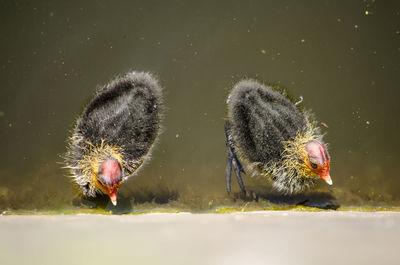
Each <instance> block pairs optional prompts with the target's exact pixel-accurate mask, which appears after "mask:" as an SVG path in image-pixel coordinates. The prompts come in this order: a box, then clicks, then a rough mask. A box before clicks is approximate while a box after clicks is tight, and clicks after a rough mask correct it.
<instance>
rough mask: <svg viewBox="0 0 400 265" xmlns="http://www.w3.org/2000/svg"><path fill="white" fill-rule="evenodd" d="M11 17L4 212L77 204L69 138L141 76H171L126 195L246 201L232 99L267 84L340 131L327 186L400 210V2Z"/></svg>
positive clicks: (5, 75) (14, 12) (46, 8)
mask: <svg viewBox="0 0 400 265" xmlns="http://www.w3.org/2000/svg"><path fill="white" fill-rule="evenodd" d="M0 17H1V21H2V23H1V24H0V32H1V34H0V80H1V97H0V147H1V148H0V209H38V210H41V209H59V208H68V207H73V206H72V200H73V198H74V197H75V194H74V191H73V190H72V188H71V185H70V183H69V180H68V178H67V177H66V175H67V172H66V171H65V170H64V169H62V168H61V167H62V165H60V164H59V162H61V161H62V159H61V158H60V155H62V154H63V153H64V152H65V151H66V139H67V137H68V136H69V133H70V130H71V129H72V126H73V123H74V121H75V119H76V117H77V116H78V115H79V114H80V113H81V111H82V110H83V108H84V106H85V104H87V103H88V102H89V100H90V99H91V97H92V96H93V93H94V91H95V89H96V87H97V86H101V85H104V84H106V83H107V82H109V81H110V80H111V79H112V78H113V77H114V76H115V75H117V74H121V73H125V72H127V71H130V70H135V71H151V72H153V73H154V74H156V75H157V76H158V77H159V79H160V83H161V85H162V86H163V87H164V88H165V90H164V95H165V105H166V109H167V110H166V113H165V119H164V122H163V125H164V127H165V132H164V133H163V134H162V135H161V137H160V141H159V143H158V146H157V148H155V150H154V152H153V159H152V160H151V161H150V163H148V164H147V165H146V166H145V167H144V168H143V170H141V171H140V173H139V175H137V176H135V177H134V178H131V179H130V180H129V181H128V182H127V183H125V184H124V185H123V187H122V188H121V191H120V193H121V196H122V197H126V198H131V199H132V200H134V201H135V203H136V204H141V203H149V202H152V203H156V204H162V203H166V202H170V203H171V202H174V201H175V202H177V204H176V205H178V206H179V205H181V206H182V207H183V206H184V207H187V208H188V209H190V208H193V209H198V208H200V209H201V208H207V207H209V206H210V205H211V206H212V205H216V204H218V203H220V204H224V205H229V204H230V203H231V202H232V203H233V202H234V200H233V199H232V198H234V197H235V196H232V197H228V196H227V195H226V192H225V183H224V177H225V176H224V175H225V162H226V150H225V139H224V133H223V125H224V118H225V114H226V113H225V104H224V102H225V98H226V95H227V93H228V91H229V89H230V88H231V87H232V86H233V84H234V83H236V82H237V81H239V80H241V79H242V78H255V79H258V80H260V81H263V82H272V83H279V84H281V85H283V86H285V87H286V88H288V89H289V90H290V91H291V92H292V93H293V94H294V95H296V96H300V95H302V96H303V97H304V99H305V100H304V105H305V106H306V107H307V108H309V109H312V110H313V111H314V112H315V114H316V116H317V119H318V120H319V121H321V122H324V123H325V124H327V125H328V126H329V128H324V127H323V131H324V132H325V133H326V137H325V140H326V141H327V142H328V143H329V151H330V154H331V156H332V165H331V168H332V170H331V176H332V179H333V182H334V185H333V186H332V187H329V186H327V185H326V184H324V183H319V184H318V185H317V187H316V190H317V191H322V192H326V193H328V194H333V196H334V197H336V199H337V201H338V202H339V203H340V204H341V205H347V206H354V205H356V206H370V205H378V206H400V178H399V171H400V163H399V157H400V155H399V153H398V150H400V141H399V129H400V123H399V118H398V115H399V114H400V104H399V102H398V98H399V95H400V91H399V81H400V80H399V79H400V2H399V1H361V0H360V1H327V0H326V1H319V0H318V1H295V0H293V1H147V0H146V1H111V0H102V1H96V2H91V3H88V2H81V3H79V4H77V3H76V2H75V3H73V2H68V1H64V2H63V1H17V0H15V1H0ZM244 181H245V183H246V185H247V186H248V188H249V190H256V191H260V192H261V193H267V194H269V193H270V192H271V189H270V187H269V185H268V182H267V181H266V180H264V179H262V178H253V179H250V178H249V177H248V176H245V177H244ZM233 189H234V191H236V192H238V191H239V188H238V186H237V184H236V183H234V186H233ZM271 194H272V193H271ZM274 196H275V195H274ZM265 198H266V200H268V198H270V197H268V196H266V197H265Z"/></svg>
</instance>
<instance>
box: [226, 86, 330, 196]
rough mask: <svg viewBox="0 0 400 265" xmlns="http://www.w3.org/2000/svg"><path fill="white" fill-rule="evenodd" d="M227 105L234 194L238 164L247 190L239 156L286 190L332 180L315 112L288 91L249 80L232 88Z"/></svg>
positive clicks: (229, 168) (229, 166)
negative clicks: (295, 99)
mask: <svg viewBox="0 0 400 265" xmlns="http://www.w3.org/2000/svg"><path fill="white" fill-rule="evenodd" d="M298 103H300V102H298ZM227 108H228V117H227V121H226V124H225V136H226V146H227V149H228V159H227V166H226V189H227V192H228V194H229V193H230V191H231V171H232V166H233V169H234V171H235V174H236V178H237V181H238V183H239V186H240V188H241V190H242V191H243V192H244V193H246V189H245V185H244V183H243V180H242V177H241V173H244V172H245V171H244V169H243V167H242V165H241V163H240V161H239V159H240V160H242V161H245V162H246V165H247V168H248V170H249V171H250V172H251V173H252V174H261V175H263V176H266V177H267V178H269V179H270V180H271V181H272V183H273V187H274V188H275V189H277V190H278V191H281V192H282V193H285V194H293V193H298V192H301V191H303V190H305V189H307V188H309V187H311V186H312V185H313V184H314V183H315V181H316V179H317V177H319V178H321V179H323V180H324V181H325V182H326V183H328V184H329V185H332V180H331V178H330V175H329V169H330V157H329V155H328V152H327V149H326V145H325V144H324V142H323V141H322V135H321V134H320V131H319V128H318V127H317V126H316V122H315V121H313V116H312V114H311V113H310V112H308V111H306V110H305V109H304V108H300V106H298V104H297V103H295V102H294V101H293V100H291V99H290V97H289V96H287V95H286V93H284V92H281V91H278V89H275V88H273V87H271V86H264V85H262V84H260V83H258V82H256V81H254V80H243V81H240V82H239V83H237V84H236V85H235V86H234V88H233V89H232V91H231V92H230V94H229V96H228V99H227Z"/></svg>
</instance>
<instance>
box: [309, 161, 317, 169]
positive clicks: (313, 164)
mask: <svg viewBox="0 0 400 265" xmlns="http://www.w3.org/2000/svg"><path fill="white" fill-rule="evenodd" d="M310 166H311V167H312V168H313V169H316V168H317V167H318V165H317V164H315V163H313V162H311V161H310Z"/></svg>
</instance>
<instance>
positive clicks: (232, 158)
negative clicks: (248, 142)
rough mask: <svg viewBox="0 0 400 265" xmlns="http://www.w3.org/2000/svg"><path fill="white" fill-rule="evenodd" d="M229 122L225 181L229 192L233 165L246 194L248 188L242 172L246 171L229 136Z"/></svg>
mask: <svg viewBox="0 0 400 265" xmlns="http://www.w3.org/2000/svg"><path fill="white" fill-rule="evenodd" d="M228 127H229V124H228V123H226V124H225V137H226V147H227V149H228V158H227V161H226V173H225V181H226V191H227V192H228V194H230V192H231V176H232V165H233V169H234V170H235V175H236V179H237V182H238V183H239V186H240V189H241V190H242V192H243V193H244V194H246V188H245V186H244V183H243V179H242V176H241V173H245V172H244V169H243V167H242V165H241V164H240V162H239V159H238V158H237V156H236V152H235V147H234V146H233V143H232V140H231V138H230V136H229V131H228Z"/></svg>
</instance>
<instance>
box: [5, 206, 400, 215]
mask: <svg viewBox="0 0 400 265" xmlns="http://www.w3.org/2000/svg"><path fill="white" fill-rule="evenodd" d="M260 211H265V212H268V211H293V212H327V211H329V212H334V211H337V212H350V211H353V212H400V207H373V206H364V207H340V208H338V209H337V210H332V209H320V208H316V207H309V206H304V205H293V206H288V205H283V206H281V205H271V206H268V207H254V206H250V207H249V206H248V205H246V204H244V205H243V206H242V207H236V206H220V207H215V208H213V209H209V210H205V211H187V210H185V211H182V210H179V209H175V208H168V207H158V208H152V209H144V208H142V209H135V210H133V211H131V212H127V213H123V214H124V215H142V214H154V213H160V214H162V213H165V214H179V213H200V214H210V213H212V214H232V213H240V212H260ZM80 214H89V215H91V214H92V215H114V214H115V213H113V211H110V210H106V209H101V208H94V209H84V208H82V209H59V210H40V211H38V210H33V211H32V210H12V211H3V213H2V214H1V215H2V216H6V215H32V216H34V215H80Z"/></svg>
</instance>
